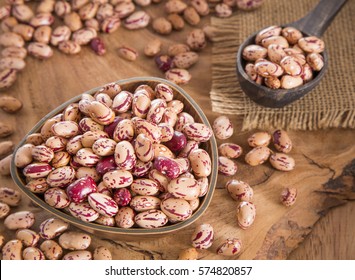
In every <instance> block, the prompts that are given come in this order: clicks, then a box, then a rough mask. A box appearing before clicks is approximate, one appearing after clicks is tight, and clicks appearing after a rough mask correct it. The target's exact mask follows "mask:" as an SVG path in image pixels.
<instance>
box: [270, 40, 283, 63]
mask: <svg viewBox="0 0 355 280" xmlns="http://www.w3.org/2000/svg"><path fill="white" fill-rule="evenodd" d="M286 55H287V54H286V52H285V50H284V49H283V48H282V46H280V45H276V44H270V45H269V46H268V48H267V56H268V58H269V59H270V60H271V61H272V62H274V63H277V64H279V63H280V61H281V59H283V58H284V57H285V56H286Z"/></svg>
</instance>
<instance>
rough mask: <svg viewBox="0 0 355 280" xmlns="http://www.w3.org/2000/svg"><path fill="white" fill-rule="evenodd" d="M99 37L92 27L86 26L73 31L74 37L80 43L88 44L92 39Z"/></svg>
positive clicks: (75, 41)
mask: <svg viewBox="0 0 355 280" xmlns="http://www.w3.org/2000/svg"><path fill="white" fill-rule="evenodd" d="M95 37H97V32H96V30H95V29H93V28H91V27H84V28H82V29H79V30H76V31H75V32H73V35H72V39H73V41H74V43H77V44H79V45H87V44H89V43H90V41H91V40H92V39H94V38H95Z"/></svg>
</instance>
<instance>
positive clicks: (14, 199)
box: [0, 187, 22, 206]
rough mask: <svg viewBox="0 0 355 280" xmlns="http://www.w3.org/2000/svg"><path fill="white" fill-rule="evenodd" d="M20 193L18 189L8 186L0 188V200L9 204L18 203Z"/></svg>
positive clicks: (14, 204)
mask: <svg viewBox="0 0 355 280" xmlns="http://www.w3.org/2000/svg"><path fill="white" fill-rule="evenodd" d="M21 199H22V195H21V193H20V192H19V191H17V190H14V189H11V188H9V187H1V188H0V202H2V203H6V204H7V205H9V206H18V205H20V202H21Z"/></svg>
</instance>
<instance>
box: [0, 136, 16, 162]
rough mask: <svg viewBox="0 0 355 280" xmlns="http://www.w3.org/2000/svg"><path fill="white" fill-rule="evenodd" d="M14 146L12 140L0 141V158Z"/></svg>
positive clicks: (6, 154)
mask: <svg viewBox="0 0 355 280" xmlns="http://www.w3.org/2000/svg"><path fill="white" fill-rule="evenodd" d="M14 147H15V145H14V142H12V141H10V140H8V141H3V142H0V158H3V157H5V156H8V155H9V154H11V153H12V151H13V149H14Z"/></svg>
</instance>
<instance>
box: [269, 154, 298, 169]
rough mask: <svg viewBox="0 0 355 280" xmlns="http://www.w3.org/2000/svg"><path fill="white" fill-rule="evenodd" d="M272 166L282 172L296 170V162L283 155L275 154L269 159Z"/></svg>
mask: <svg viewBox="0 0 355 280" xmlns="http://www.w3.org/2000/svg"><path fill="white" fill-rule="evenodd" d="M269 161H270V163H271V165H272V166H273V167H274V168H275V169H277V170H281V171H291V170H293V169H294V168H295V160H294V159H293V158H292V157H291V156H289V155H286V154H283V153H274V154H272V155H271V156H270V159H269Z"/></svg>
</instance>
